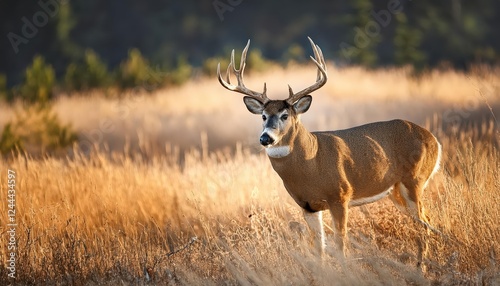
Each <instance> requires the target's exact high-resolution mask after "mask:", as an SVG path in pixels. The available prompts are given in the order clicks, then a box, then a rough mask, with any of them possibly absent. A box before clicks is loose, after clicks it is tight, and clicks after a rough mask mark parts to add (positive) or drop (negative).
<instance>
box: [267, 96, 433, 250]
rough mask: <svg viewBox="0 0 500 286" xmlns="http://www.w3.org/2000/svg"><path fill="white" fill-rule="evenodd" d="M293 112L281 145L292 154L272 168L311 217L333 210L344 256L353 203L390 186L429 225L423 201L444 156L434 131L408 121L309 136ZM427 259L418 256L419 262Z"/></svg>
mask: <svg viewBox="0 0 500 286" xmlns="http://www.w3.org/2000/svg"><path fill="white" fill-rule="evenodd" d="M278 106H279V107H281V108H277V107H278ZM278 109H282V105H280V104H278V103H276V104H268V106H267V107H266V108H265V112H266V113H268V114H273V113H276V112H278ZM289 113H290V114H291V115H293V116H292V117H291V122H290V126H289V128H287V130H286V134H285V135H284V136H283V137H282V139H281V140H280V142H279V143H278V144H277V145H276V146H289V147H290V154H289V155H288V156H285V157H283V158H272V157H269V158H270V161H271V164H272V166H273V168H274V170H275V171H276V172H277V173H278V175H279V176H280V177H281V179H282V180H283V184H284V185H285V188H286V190H287V191H288V193H289V194H290V195H291V196H292V198H293V199H294V200H295V201H296V202H297V204H298V205H299V206H301V207H302V208H304V209H306V210H307V211H309V212H311V211H323V210H330V211H331V214H332V217H333V219H334V225H335V228H336V231H337V232H336V236H337V237H336V241H337V242H338V244H339V246H340V247H341V248H342V249H343V250H344V251H345V246H344V245H345V240H346V227H347V214H348V208H349V202H351V201H353V200H360V199H363V198H369V197H373V196H376V195H377V194H380V193H383V192H384V191H386V190H388V189H390V188H391V187H393V191H392V193H391V199H392V200H393V201H394V202H395V203H396V204H397V205H398V207H400V208H402V209H404V210H406V211H407V213H408V214H409V215H411V216H412V217H414V218H415V219H417V220H419V221H423V222H424V223H427V218H426V216H425V214H424V213H423V207H422V206H421V203H420V197H421V196H422V193H423V188H424V186H425V184H426V182H427V180H428V179H429V178H430V177H431V175H432V173H433V171H434V170H435V168H436V165H437V164H439V162H438V159H439V156H440V154H439V152H440V146H439V143H438V141H437V140H436V138H435V137H434V136H433V135H432V134H431V133H430V132H429V131H427V130H426V129H424V128H422V127H420V126H418V125H416V124H414V123H411V122H408V121H404V120H392V121H385V122H375V123H370V124H366V125H362V126H358V127H354V128H350V129H346V130H338V131H327V132H312V133H310V132H309V131H307V130H306V129H305V127H304V126H303V125H302V124H301V123H300V120H299V118H298V116H297V115H296V114H295V112H294V111H293V108H290V112H289ZM400 184H403V185H404V187H406V189H407V190H408V195H407V196H408V197H409V199H410V200H411V202H413V203H414V204H415V206H416V209H415V210H414V209H411V206H409V205H408V202H407V201H406V200H405V198H404V195H403V194H401V192H400V191H401V188H400ZM339 236H340V237H339ZM422 251H423V250H422ZM422 255H423V254H421V253H419V259H421V256H422Z"/></svg>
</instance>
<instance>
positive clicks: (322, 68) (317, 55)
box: [287, 37, 328, 104]
mask: <svg viewBox="0 0 500 286" xmlns="http://www.w3.org/2000/svg"><path fill="white" fill-rule="evenodd" d="M307 38H308V39H309V42H310V43H311V47H312V50H313V53H314V57H313V56H310V58H311V60H312V61H313V62H314V64H316V66H317V67H318V72H317V75H316V82H315V83H314V84H313V85H311V86H309V87H307V88H305V89H303V90H301V91H299V92H297V93H295V94H294V93H293V92H292V88H291V87H290V86H288V89H289V93H290V95H289V97H288V99H287V102H288V103H289V104H294V103H295V102H296V101H297V100H299V99H300V98H301V97H303V96H305V95H308V94H309V93H311V92H313V91H315V90H318V89H319V88H321V87H322V86H323V85H325V83H326V81H327V80H328V75H327V72H326V62H325V58H324V57H323V52H322V51H321V48H320V47H319V46H318V45H316V44H315V43H314V42H313V40H312V39H311V38H310V37H307Z"/></svg>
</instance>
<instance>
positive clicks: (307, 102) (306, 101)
mask: <svg viewBox="0 0 500 286" xmlns="http://www.w3.org/2000/svg"><path fill="white" fill-rule="evenodd" d="M311 103H312V96H310V95H306V96H304V97H301V98H300V99H299V100H297V102H295V103H294V104H293V109H294V110H295V112H296V113H297V114H301V113H304V112H306V111H308V110H309V107H311Z"/></svg>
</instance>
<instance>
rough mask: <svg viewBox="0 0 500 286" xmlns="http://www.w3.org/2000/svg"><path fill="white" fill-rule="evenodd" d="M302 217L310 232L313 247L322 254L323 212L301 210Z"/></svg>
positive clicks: (323, 240)
mask: <svg viewBox="0 0 500 286" xmlns="http://www.w3.org/2000/svg"><path fill="white" fill-rule="evenodd" d="M302 212H303V214H304V219H305V221H306V222H307V225H308V226H309V230H310V231H311V232H312V236H313V243H314V247H315V249H316V250H317V251H318V252H319V253H320V255H321V256H323V253H324V251H325V246H326V244H325V230H324V228H323V212H321V211H318V212H310V211H307V210H304V209H303V210H302Z"/></svg>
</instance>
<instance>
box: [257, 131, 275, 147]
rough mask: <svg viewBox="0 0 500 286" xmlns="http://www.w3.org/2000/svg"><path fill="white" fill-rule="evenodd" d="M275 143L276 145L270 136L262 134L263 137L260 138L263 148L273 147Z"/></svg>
mask: <svg viewBox="0 0 500 286" xmlns="http://www.w3.org/2000/svg"><path fill="white" fill-rule="evenodd" d="M273 143H274V139H273V138H271V136H269V135H268V134H267V133H264V134H262V136H260V144H261V145H262V146H267V145H271V144H273Z"/></svg>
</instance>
